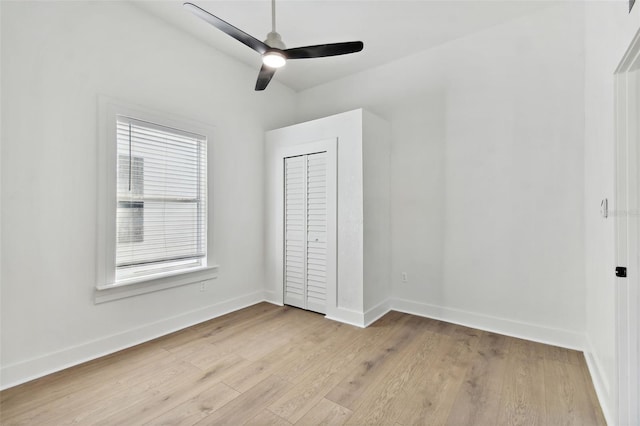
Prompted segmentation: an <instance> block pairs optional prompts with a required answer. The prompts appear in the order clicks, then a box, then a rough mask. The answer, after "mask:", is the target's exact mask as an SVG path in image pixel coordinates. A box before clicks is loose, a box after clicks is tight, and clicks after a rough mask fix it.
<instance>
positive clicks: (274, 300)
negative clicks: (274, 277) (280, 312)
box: [264, 290, 284, 306]
mask: <svg viewBox="0 0 640 426" xmlns="http://www.w3.org/2000/svg"><path fill="white" fill-rule="evenodd" d="M264 301H265V302H269V303H271V304H273V305H278V306H284V303H282V297H281V296H280V295H278V293H276V292H275V291H268V290H265V292H264Z"/></svg>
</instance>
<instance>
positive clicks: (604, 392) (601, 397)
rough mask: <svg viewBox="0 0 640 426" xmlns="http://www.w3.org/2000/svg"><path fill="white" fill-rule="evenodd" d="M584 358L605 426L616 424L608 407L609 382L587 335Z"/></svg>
mask: <svg viewBox="0 0 640 426" xmlns="http://www.w3.org/2000/svg"><path fill="white" fill-rule="evenodd" d="M584 358H585V360H586V361H587V368H588V369H589V374H590V375H591V381H592V382H593V387H594V388H595V390H596V395H597V396H598V401H599V402H600V407H601V408H602V414H604V418H605V420H606V421H607V424H608V425H612V426H613V425H615V424H616V422H615V421H614V417H613V412H612V411H611V408H612V407H610V406H609V401H610V398H609V395H611V387H610V384H609V380H607V375H606V374H605V371H604V369H603V368H602V362H600V358H598V355H597V354H596V353H595V351H594V350H593V345H592V343H591V339H589V336H588V335H587V337H586V347H585V350H584Z"/></svg>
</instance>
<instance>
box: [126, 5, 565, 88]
mask: <svg viewBox="0 0 640 426" xmlns="http://www.w3.org/2000/svg"><path fill="white" fill-rule="evenodd" d="M191 1H192V2H193V3H195V4H197V5H198V6H200V7H202V8H204V9H206V10H208V11H209V12H211V13H213V14H214V15H216V16H218V17H220V18H222V19H224V20H225V21H227V22H230V23H232V24H233V25H234V26H236V27H238V28H240V29H241V30H243V31H245V32H247V33H249V34H251V35H253V36H255V37H256V38H261V39H263V38H265V37H266V34H267V33H268V32H269V31H271V9H270V8H271V2H270V1H269V0H260V1H255V0H252V1H243V0H231V1H217V0H214V1H212V0H200V1H199V0H191ZM132 3H134V4H135V5H136V6H138V7H139V8H141V9H142V10H144V11H146V12H148V13H150V14H152V15H154V16H156V17H158V18H160V19H162V20H163V21H165V22H167V23H169V24H171V25H173V26H175V27H177V28H178V29H180V30H183V31H185V32H187V33H189V34H191V35H193V36H194V37H196V38H198V39H200V40H202V41H203V42H205V43H207V44H209V45H210V46H212V47H214V48H216V49H218V50H220V51H221V52H223V53H225V54H227V55H229V56H231V57H233V58H235V59H237V60H238V61H240V62H243V63H245V64H247V65H249V66H251V67H252V68H254V69H256V70H258V69H259V68H260V64H261V59H260V56H259V55H257V54H256V53H255V52H253V51H252V50H251V49H249V48H247V47H246V46H243V45H242V44H240V43H238V42H237V41H236V40H233V39H232V38H231V37H229V36H227V35H226V34H224V33H222V32H221V31H218V30H217V29H215V28H213V27H212V26H210V25H208V24H207V23H206V22H203V21H202V20H200V19H198V18H197V17H195V16H193V14H191V13H189V12H188V11H187V10H185V9H184V8H183V6H182V3H183V1H180V0H177V1H176V0H167V1H132ZM552 4H553V2H546V1H518V0H506V1H505V0H502V1H500V0H498V1H493V0H473V1H455V0H448V1H427V0H420V1H415V0H414V1H404V0H393V1H382V0H342V1H331V0H322V1H318V0H277V2H276V7H277V18H278V21H277V30H278V32H279V33H280V34H282V37H283V40H284V42H285V43H286V44H287V46H288V47H297V46H305V45H313V44H322V43H333V42H341V41H345V40H362V41H363V42H364V44H365V48H364V51H362V52H361V53H358V54H354V55H346V56H341V57H333V58H322V59H315V60H305V61H289V63H287V66H286V67H285V68H284V69H281V70H279V71H278V73H277V74H276V76H275V80H278V81H280V82H281V83H283V84H285V85H287V86H289V87H290V88H292V89H294V90H296V91H300V90H304V89H308V88H311V87H314V86H317V85H320V84H323V83H326V82H329V81H332V80H336V79H339V78H342V77H346V76H348V75H351V74H354V73H357V72H360V71H363V70H366V69H368V68H372V67H376V66H379V65H382V64H385V63H388V62H391V61H394V60H396V59H399V58H402V57H404V56H409V55H412V54H415V53H418V52H421V51H423V50H426V49H429V48H432V47H434V46H437V45H439V44H443V43H446V42H447V41H449V40H453V39H456V38H459V37H464V36H466V35H469V34H472V33H474V32H478V31H481V30H483V29H485V28H488V27H491V26H494V25H497V24H500V23H502V22H505V21H508V20H510V19H514V18H517V17H519V16H522V15H526V14H528V13H532V12H534V11H536V10H539V9H542V8H545V7H550V5H552ZM256 73H257V71H256ZM381 84H384V82H381Z"/></svg>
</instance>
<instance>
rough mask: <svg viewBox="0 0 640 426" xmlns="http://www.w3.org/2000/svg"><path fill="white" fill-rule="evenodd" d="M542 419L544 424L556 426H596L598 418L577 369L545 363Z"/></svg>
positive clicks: (571, 365) (554, 363)
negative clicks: (544, 415) (544, 409)
mask: <svg viewBox="0 0 640 426" xmlns="http://www.w3.org/2000/svg"><path fill="white" fill-rule="evenodd" d="M544 373H545V390H546V393H545V397H546V418H545V421H544V424H547V425H550V424H553V425H558V426H579V425H581V426H589V425H598V424H601V423H600V420H601V419H600V418H599V416H598V412H597V411H596V410H595V409H593V405H592V404H591V401H590V399H589V398H590V397H589V394H587V393H586V392H581V391H580V389H584V388H585V387H587V383H586V382H585V381H584V376H583V374H582V371H581V369H580V366H578V365H575V364H571V363H567V362H559V361H555V360H553V359H545V361H544Z"/></svg>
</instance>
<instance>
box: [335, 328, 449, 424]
mask: <svg viewBox="0 0 640 426" xmlns="http://www.w3.org/2000/svg"><path fill="white" fill-rule="evenodd" d="M445 340H447V341H450V340H451V339H450V338H449V337H448V336H444V335H441V334H435V333H433V332H431V331H427V330H426V329H423V330H422V331H421V333H420V334H419V335H418V336H416V338H415V339H414V340H413V341H412V342H411V344H410V345H409V346H408V347H407V350H406V351H404V356H403V357H402V358H401V359H400V360H399V361H398V362H397V363H396V364H395V366H394V368H393V369H392V370H391V371H389V372H388V374H386V375H385V376H383V377H381V378H379V380H378V381H377V382H376V383H375V384H374V385H373V386H371V387H370V389H368V390H367V392H366V393H365V394H364V395H363V397H362V398H361V401H360V404H359V405H358V407H357V408H356V409H355V410H354V414H353V415H352V416H351V417H350V418H349V420H348V423H349V424H353V425H363V424H381V425H382V424H384V425H387V424H393V423H394V422H395V421H396V419H397V418H398V416H399V414H400V413H401V412H402V411H403V410H404V409H405V407H404V400H405V398H406V395H407V394H411V393H413V392H414V389H413V388H414V386H415V385H416V384H417V383H416V380H415V378H416V377H420V376H421V375H422V372H423V371H424V370H425V369H428V368H430V365H431V364H432V363H433V361H434V360H435V359H437V357H438V356H439V355H440V354H439V352H438V349H439V348H442V347H445V346H444V344H443V341H445Z"/></svg>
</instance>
